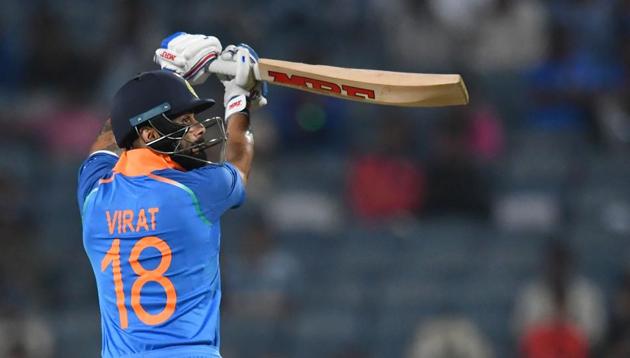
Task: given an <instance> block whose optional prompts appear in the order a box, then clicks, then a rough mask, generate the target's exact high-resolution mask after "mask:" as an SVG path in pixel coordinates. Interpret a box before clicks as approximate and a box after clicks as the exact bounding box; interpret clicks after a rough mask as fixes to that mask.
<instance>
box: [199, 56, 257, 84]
mask: <svg viewBox="0 0 630 358" xmlns="http://www.w3.org/2000/svg"><path fill="white" fill-rule="evenodd" d="M255 66H258V65H255ZM208 72H210V73H214V74H217V75H226V76H231V77H234V76H236V64H235V63H234V62H232V61H225V60H222V59H220V58H217V59H216V60H214V61H212V62H210V64H208ZM254 76H255V77H256V79H257V80H260V79H261V78H260V77H261V76H260V73H259V72H258V68H257V67H255V68H254Z"/></svg>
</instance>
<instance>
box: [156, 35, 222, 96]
mask: <svg viewBox="0 0 630 358" xmlns="http://www.w3.org/2000/svg"><path fill="white" fill-rule="evenodd" d="M221 49H222V48H221V42H220V41H219V39H217V38H216V37H214V36H206V35H192V34H187V33H185V32H176V33H174V34H172V35H170V36H169V37H167V38H165V39H164V40H162V44H161V47H160V48H159V49H157V50H155V56H154V57H153V60H154V61H155V62H156V63H157V64H158V65H160V67H161V68H162V69H166V70H171V71H174V72H176V73H177V74H179V75H181V76H182V77H184V78H185V79H186V80H188V81H189V82H190V84H192V85H193V86H194V85H199V84H202V83H204V82H205V81H206V79H207V78H208V76H209V75H210V73H208V69H207V65H208V63H210V62H211V61H213V60H214V59H216V58H217V56H218V55H219V54H220V53H221Z"/></svg>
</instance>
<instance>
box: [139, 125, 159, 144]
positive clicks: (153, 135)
mask: <svg viewBox="0 0 630 358" xmlns="http://www.w3.org/2000/svg"><path fill="white" fill-rule="evenodd" d="M138 133H139V134H140V139H142V141H143V142H144V143H149V142H151V141H154V140H156V139H158V138H159V137H160V135H159V133H158V132H157V131H156V130H155V128H153V127H151V126H146V127H142V128H139V129H138Z"/></svg>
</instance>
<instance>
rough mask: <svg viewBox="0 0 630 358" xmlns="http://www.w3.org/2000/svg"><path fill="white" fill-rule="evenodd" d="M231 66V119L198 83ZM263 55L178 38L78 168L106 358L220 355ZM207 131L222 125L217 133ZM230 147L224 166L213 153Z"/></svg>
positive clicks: (135, 85)
mask: <svg viewBox="0 0 630 358" xmlns="http://www.w3.org/2000/svg"><path fill="white" fill-rule="evenodd" d="M219 57H220V58H221V59H222V60H224V61H231V62H233V63H234V66H235V67H236V69H237V71H236V76H235V77H233V78H231V77H225V76H224V77H220V78H219V79H220V80H221V82H222V83H223V85H224V86H225V95H224V105H225V123H224V122H223V120H222V119H220V118H218V117H215V118H211V119H203V118H200V116H201V113H202V112H203V111H205V110H207V109H208V108H209V107H210V106H212V105H213V104H214V101H213V100H211V99H201V98H199V97H198V96H197V94H196V93H195V91H194V90H193V88H192V87H191V84H192V85H199V84H201V83H203V82H204V81H205V80H206V79H207V78H208V76H209V73H208V72H207V64H208V63H210V62H211V61H213V60H214V59H216V58H219ZM257 59H258V57H257V55H256V53H255V52H254V51H253V50H252V49H251V48H249V47H248V46H246V45H239V46H234V45H230V46H228V47H226V49H225V50H223V49H222V47H221V43H220V42H219V40H218V39H217V38H215V37H212V36H204V35H191V34H186V33H175V34H173V35H171V36H169V37H167V38H166V39H164V41H163V42H162V45H161V48H159V49H158V50H157V51H156V56H155V61H156V62H157V63H158V64H159V65H160V66H161V67H162V70H156V71H150V72H144V73H141V74H139V75H137V76H135V77H134V78H132V79H131V80H129V81H128V82H127V83H125V84H124V85H123V86H122V87H121V88H120V89H119V90H118V92H117V93H116V95H115V96H114V99H113V101H112V104H111V112H110V119H108V120H107V122H106V123H105V126H104V127H103V129H102V131H101V133H100V134H99V135H98V137H97V139H96V141H95V143H94V144H93V146H92V149H91V154H90V155H89V157H88V158H87V159H86V160H85V162H84V163H83V165H82V166H81V168H80V171H79V178H78V191H77V197H78V203H79V208H80V210H81V217H82V221H83V245H84V247H85V251H86V253H87V255H88V257H89V260H90V263H91V265H92V269H93V271H94V276H95V278H96V284H97V288H98V299H99V306H100V315H101V327H102V356H103V357H127V358H131V357H145V358H158V357H160V358H161V357H189V358H192V357H198V358H201V357H213V358H217V357H221V356H220V353H219V346H220V335H219V305H220V301H221V275H220V269H219V248H220V243H221V229H220V220H219V219H220V217H221V215H223V213H225V212H226V211H227V210H228V209H230V208H235V207H237V206H239V205H241V203H242V202H243V200H244V197H245V185H246V183H247V178H248V175H249V171H250V168H251V163H252V158H253V154H254V148H253V136H252V133H251V132H250V129H249V128H250V126H249V125H250V114H249V111H250V109H252V108H254V107H257V106H262V105H264V104H265V103H266V98H265V97H264V96H265V87H264V86H263V84H262V83H260V82H257V81H256V80H255V76H254V72H255V71H256V70H257V69H256V66H257ZM209 128H213V129H217V128H218V129H219V130H218V131H214V132H218V135H216V136H214V137H213V136H210V134H209V133H210V130H207V129H209ZM217 146H221V147H224V148H225V152H224V154H225V161H224V160H219V161H215V162H210V159H209V158H210V156H209V154H208V153H209V152H210V150H211V149H212V150H216V149H217V148H218V147H217Z"/></svg>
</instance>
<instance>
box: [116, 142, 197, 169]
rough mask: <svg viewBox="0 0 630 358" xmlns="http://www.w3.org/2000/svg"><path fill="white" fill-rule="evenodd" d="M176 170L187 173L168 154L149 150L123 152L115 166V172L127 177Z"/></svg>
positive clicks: (139, 149)
mask: <svg viewBox="0 0 630 358" xmlns="http://www.w3.org/2000/svg"><path fill="white" fill-rule="evenodd" d="M162 169H175V170H180V171H185V169H184V168H183V167H182V166H181V165H179V164H177V163H176V162H175V161H174V160H173V159H172V158H171V157H170V156H168V155H167V154H161V153H157V152H154V151H153V150H151V149H149V148H137V149H130V150H126V151H124V152H122V154H121V155H120V159H118V162H117V163H116V166H114V172H115V173H119V174H122V175H125V176H140V175H149V174H150V173H152V172H154V171H156V170H162Z"/></svg>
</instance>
